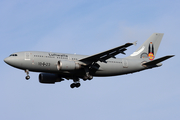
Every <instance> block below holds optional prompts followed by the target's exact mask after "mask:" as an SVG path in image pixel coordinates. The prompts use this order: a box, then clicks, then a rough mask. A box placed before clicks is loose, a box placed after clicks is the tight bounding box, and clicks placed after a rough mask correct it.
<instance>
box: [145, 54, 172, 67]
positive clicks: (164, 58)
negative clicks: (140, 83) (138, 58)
mask: <svg viewBox="0 0 180 120" xmlns="http://www.w3.org/2000/svg"><path fill="white" fill-rule="evenodd" d="M173 56H174V55H168V56H164V57H162V58H158V59H156V60H153V61H150V62H147V63H144V64H143V65H146V66H152V65H156V64H158V63H160V62H162V61H164V60H167V59H169V58H171V57H173Z"/></svg>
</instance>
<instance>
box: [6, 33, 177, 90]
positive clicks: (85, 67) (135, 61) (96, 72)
mask: <svg viewBox="0 0 180 120" xmlns="http://www.w3.org/2000/svg"><path fill="white" fill-rule="evenodd" d="M163 35H164V34H163V33H153V34H152V35H151V36H150V37H149V38H148V39H147V40H146V41H145V42H144V43H143V44H142V45H141V46H140V47H139V48H138V49H137V50H136V51H135V52H134V53H133V54H131V55H130V56H128V57H126V58H116V57H115V56H116V55H117V54H120V53H121V54H125V53H124V51H126V50H127V48H128V47H129V46H131V45H136V42H134V43H126V44H124V45H122V46H119V47H116V48H113V49H110V50H107V51H104V52H101V53H98V54H94V55H91V56H87V55H77V54H64V53H52V52H38V51H25V52H16V53H13V54H11V55H10V56H9V57H7V58H5V59H4V61H5V62H6V63H7V64H8V65H10V66H13V67H15V68H18V69H21V70H24V71H25V72H26V74H27V76H26V79H27V80H28V79H30V76H29V71H33V72H41V73H40V74H39V82H40V83H46V84H54V83H56V82H61V81H64V80H65V79H67V80H69V79H72V80H73V83H72V84H71V85H70V87H71V88H75V87H76V88H78V87H80V85H81V84H80V79H83V80H84V81H86V80H91V79H93V77H106V76H116V75H123V74H128V73H134V72H138V71H142V70H146V69H151V68H154V67H160V66H162V63H161V62H162V61H164V60H166V59H169V58H171V57H173V56H174V55H167V56H164V57H161V58H158V59H155V57H156V53H157V51H158V48H159V45H160V43H161V40H162V37H163Z"/></svg>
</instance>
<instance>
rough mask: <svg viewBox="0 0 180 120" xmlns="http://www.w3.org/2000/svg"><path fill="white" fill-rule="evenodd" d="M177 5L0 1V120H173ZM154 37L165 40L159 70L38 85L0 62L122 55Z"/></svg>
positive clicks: (114, 0) (134, 0)
mask: <svg viewBox="0 0 180 120" xmlns="http://www.w3.org/2000/svg"><path fill="white" fill-rule="evenodd" d="M179 5H180V1H178V0H171V1H169V0H146V1H144V0H130V1H127V0H67V1H65V0H31V1H24V0H0V16H1V17H0V43H1V44H0V51H1V55H0V71H1V72H0V76H1V78H0V119H1V120H23V119H25V120H32V119H33V120H40V119H41V120H49V119H52V120H59V119H62V120H72V119H76V120H92V119H93V120H110V119H111V120H120V119H123V120H152V119H154V120H159V119H161V120H162V119H163V120H169V119H173V120H179V118H180V102H179V101H180V87H179V85H180V80H179V73H180V72H179V66H180V62H179V59H180V57H179V51H180V48H179V44H180V41H179V31H180V24H179V21H180V7H179ZM154 32H158V33H164V37H163V39H162V42H161V45H160V47H159V50H158V52H157V55H156V58H159V57H163V56H165V55H175V57H173V58H171V59H169V60H167V61H164V62H163V66H162V67H159V68H154V69H150V70H145V71H141V72H138V73H134V74H128V75H122V76H115V77H95V78H94V79H93V80H91V81H83V80H81V87H80V88H78V89H71V88H70V84H71V83H72V80H69V81H68V80H66V81H63V82H60V83H56V84H54V85H47V84H41V83H39V80H38V75H39V73H35V72H30V76H31V79H30V80H28V81H27V80H25V76H26V74H25V72H24V71H22V70H19V69H16V68H13V67H11V66H9V65H7V64H6V63H5V62H4V61H3V60H4V58H6V57H8V56H9V55H10V54H12V53H14V52H20V51H29V50H32V51H47V52H49V51H52V52H60V53H76V54H83V55H92V54H96V53H99V52H102V51H105V50H108V49H111V48H113V47H117V46H120V45H123V44H125V43H127V42H134V41H138V42H137V46H131V47H129V48H128V50H127V51H126V55H122V54H121V55H118V56H117V57H118V58H123V57H126V56H129V55H130V54H131V53H133V52H134V51H135V50H136V49H137V48H138V47H139V46H140V45H141V44H142V43H143V42H144V41H145V40H146V39H147V38H148V37H149V36H150V35H151V34H153V33H154Z"/></svg>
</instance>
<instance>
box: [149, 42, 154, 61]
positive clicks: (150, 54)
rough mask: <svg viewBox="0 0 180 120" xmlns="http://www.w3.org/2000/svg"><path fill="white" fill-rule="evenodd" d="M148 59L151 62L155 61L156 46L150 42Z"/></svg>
mask: <svg viewBox="0 0 180 120" xmlns="http://www.w3.org/2000/svg"><path fill="white" fill-rule="evenodd" d="M148 53H149V54H148V57H149V60H154V58H155V57H154V46H153V43H152V42H150V44H149V49H148Z"/></svg>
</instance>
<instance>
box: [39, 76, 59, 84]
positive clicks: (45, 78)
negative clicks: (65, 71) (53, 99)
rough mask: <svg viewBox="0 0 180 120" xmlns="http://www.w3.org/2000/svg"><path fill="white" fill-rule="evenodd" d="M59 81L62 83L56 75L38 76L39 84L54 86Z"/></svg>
mask: <svg viewBox="0 0 180 120" xmlns="http://www.w3.org/2000/svg"><path fill="white" fill-rule="evenodd" d="M61 81H63V79H62V78H61V77H60V76H59V75H57V74H51V73H40V74H39V82H40V83H47V84H54V83H55V82H61Z"/></svg>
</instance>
